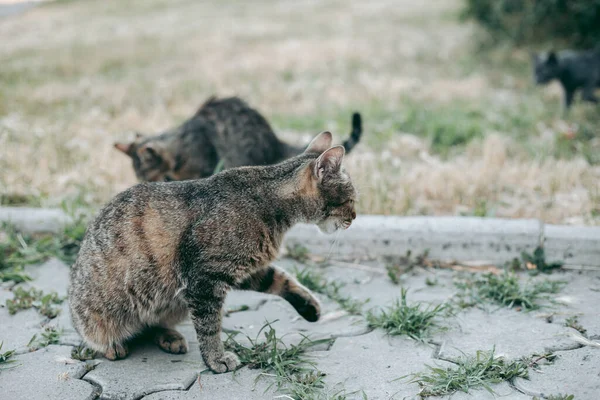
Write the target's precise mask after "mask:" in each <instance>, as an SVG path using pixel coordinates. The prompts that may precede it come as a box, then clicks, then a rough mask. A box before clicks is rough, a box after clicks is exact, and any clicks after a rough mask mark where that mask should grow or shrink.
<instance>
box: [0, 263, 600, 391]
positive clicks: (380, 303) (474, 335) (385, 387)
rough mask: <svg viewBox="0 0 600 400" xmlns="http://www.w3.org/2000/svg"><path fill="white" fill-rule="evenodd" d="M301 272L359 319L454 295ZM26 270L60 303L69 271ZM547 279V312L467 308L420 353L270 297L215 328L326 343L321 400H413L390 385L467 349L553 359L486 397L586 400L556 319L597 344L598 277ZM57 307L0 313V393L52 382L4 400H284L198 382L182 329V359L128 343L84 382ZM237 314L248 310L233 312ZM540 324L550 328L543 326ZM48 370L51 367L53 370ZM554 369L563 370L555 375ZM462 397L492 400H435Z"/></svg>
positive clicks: (217, 378) (349, 268) (573, 354)
mask: <svg viewBox="0 0 600 400" xmlns="http://www.w3.org/2000/svg"><path fill="white" fill-rule="evenodd" d="M277 264H278V265H281V266H282V267H283V268H285V269H287V270H289V271H292V270H293V268H294V267H299V268H300V269H302V268H305V267H306V266H305V265H303V264H301V263H298V262H297V261H294V260H289V259H284V260H281V262H278V263H277ZM366 264H368V265H366ZM308 268H313V269H315V270H317V271H320V272H321V273H323V274H324V277H325V279H326V280H327V281H328V282H336V283H338V284H342V283H343V284H344V285H343V286H342V288H341V289H340V290H341V293H342V295H345V296H350V297H353V298H355V299H359V300H366V299H367V298H369V299H370V302H369V303H367V306H366V307H365V309H370V308H378V307H387V306H389V305H391V304H392V303H393V301H394V300H395V299H396V298H398V297H399V296H400V290H401V287H405V288H407V289H408V290H409V292H408V301H409V303H414V302H426V303H434V304H435V303H441V302H444V301H448V300H449V299H451V298H452V296H453V295H454V293H455V290H456V289H455V287H454V285H453V279H454V277H455V273H454V272H453V271H450V270H440V269H424V268H413V269H412V270H410V271H408V272H406V273H405V274H403V275H401V277H400V283H401V284H400V285H394V284H393V283H392V282H391V281H390V279H389V277H388V276H387V274H386V272H385V268H384V263H381V262H379V263H377V262H372V263H365V265H363V264H353V263H349V264H348V263H346V264H344V263H340V262H336V261H334V260H330V261H328V262H326V263H324V266H314V265H313V266H308ZM27 270H28V272H29V273H30V275H31V276H32V277H33V278H34V281H33V282H31V283H28V285H32V286H35V287H38V288H41V289H43V290H44V291H50V290H56V291H58V292H59V293H61V294H63V293H65V291H66V287H67V281H66V280H67V274H68V267H66V266H65V265H64V264H62V263H61V262H60V261H58V260H52V261H50V262H47V263H45V264H43V265H39V266H31V267H28V268H27ZM427 278H429V281H430V282H436V283H435V285H433V286H432V285H428V284H427V283H426V279H427ZM538 278H539V279H545V278H547V277H545V276H544V277H538ZM550 278H552V279H561V280H565V281H567V282H568V283H567V284H566V286H565V288H564V289H563V290H562V291H561V292H560V293H559V294H558V295H557V296H558V299H557V300H558V303H557V304H554V305H549V306H548V307H547V308H545V309H542V310H539V311H536V312H518V311H516V310H513V309H498V310H492V311H490V310H487V311H486V310H482V309H478V308H472V309H466V310H463V311H460V312H458V313H457V314H456V315H455V316H454V317H450V318H445V319H444V320H443V323H444V325H445V326H446V327H447V330H445V331H439V332H436V333H435V334H434V336H433V337H432V339H433V343H431V344H424V343H419V342H416V341H413V340H411V339H407V338H405V337H389V336H387V335H386V334H385V333H384V332H383V331H381V330H375V331H372V330H371V329H369V328H368V327H367V325H366V323H365V320H364V318H363V317H362V316H351V315H348V314H347V313H346V312H344V311H343V310H342V309H341V307H340V305H339V304H337V303H336V302H335V301H333V300H331V299H329V298H328V297H327V296H324V295H321V294H317V296H318V297H319V299H320V300H321V302H322V310H323V313H322V319H321V320H320V321H319V322H317V323H309V322H306V321H304V320H303V319H302V318H301V317H299V316H298V315H297V314H296V312H295V310H294V309H293V308H292V307H291V306H290V305H289V304H288V303H287V302H285V301H284V300H283V299H280V298H279V297H276V296H272V295H266V294H259V293H253V292H241V291H233V292H231V293H230V294H229V295H228V298H227V301H226V307H225V308H226V310H227V309H228V310H231V311H232V312H230V313H228V314H226V316H225V317H224V318H223V321H224V322H223V325H224V328H225V329H229V330H238V331H240V332H241V335H239V336H238V337H237V338H238V340H240V341H243V335H248V336H250V337H251V338H254V337H256V335H257V333H258V331H259V330H260V328H262V326H263V325H264V322H265V321H266V320H267V321H275V320H277V321H276V322H273V327H274V328H275V329H276V331H277V335H278V337H283V338H284V339H283V340H284V342H285V343H296V342H297V341H299V340H300V339H301V337H302V336H301V335H308V336H309V337H311V338H313V339H316V338H321V337H333V338H335V341H334V342H333V343H332V344H330V345H329V346H321V347H316V348H313V349H311V350H312V351H311V352H310V353H309V355H310V357H311V358H312V359H313V360H314V361H315V362H316V364H317V366H318V368H319V370H321V371H323V372H324V373H325V374H326V376H325V382H326V383H327V387H326V388H324V389H323V390H324V391H325V392H326V393H329V394H330V395H333V394H335V393H338V392H340V393H341V392H343V393H345V394H346V395H347V397H346V398H347V399H354V398H356V399H362V398H363V397H362V393H363V392H364V393H365V394H366V395H367V396H368V398H369V399H390V398H394V399H396V398H397V399H402V398H406V399H416V398H417V397H416V396H417V394H418V392H419V388H418V386H417V385H416V384H414V383H413V384H410V383H408V382H407V380H395V379H396V378H399V377H401V376H406V375H408V374H412V373H416V372H419V371H423V370H425V366H426V365H432V366H434V365H437V366H441V367H449V366H452V363H451V362H449V361H448V360H450V361H452V360H456V359H457V358H458V357H460V356H461V355H462V354H463V353H465V354H474V353H475V352H476V351H477V350H491V349H492V348H494V347H495V349H496V354H498V355H504V356H506V357H508V358H520V357H524V356H531V355H532V354H534V353H542V352H547V351H554V352H557V353H558V354H559V355H560V357H559V359H558V360H557V361H556V362H555V363H554V364H552V365H545V366H543V367H542V372H543V374H542V373H538V372H535V371H531V372H530V373H531V375H532V379H531V381H524V380H519V384H520V386H518V387H519V388H520V389H521V390H522V391H524V392H526V393H525V394H523V393H519V392H518V391H517V390H515V389H514V388H513V387H511V386H510V385H508V384H502V385H496V386H494V390H496V392H497V395H498V396H499V398H507V399H516V400H521V399H524V398H530V397H531V396H532V395H534V394H538V393H544V394H547V393H549V394H553V393H555V392H556V389H557V388H559V387H560V386H557V385H556V384H554V383H552V382H551V381H552V379H550V380H546V379H545V377H546V376H550V377H554V376H556V380H558V379H559V376H562V375H564V376H566V377H567V378H572V379H574V381H575V382H577V385H578V387H577V388H574V389H573V391H572V392H573V393H579V395H580V397H576V399H577V400H580V399H585V398H586V397H585V396H586V395H587V393H588V391H589V390H592V389H593V390H596V387H595V386H594V385H592V384H590V383H589V380H591V379H592V378H593V377H594V376H592V375H593V373H592V375H590V376H588V375H586V374H587V373H586V372H584V369H586V370H590V371H596V372H595V373H596V375H597V373H598V372H597V371H598V366H597V355H598V354H600V350H598V349H591V348H583V349H580V348H579V346H581V345H580V344H578V343H576V342H574V341H573V340H572V338H570V337H569V334H571V333H573V332H574V330H573V329H572V328H567V327H565V326H564V320H565V319H566V318H567V317H569V316H571V315H577V316H579V318H580V319H579V321H580V323H581V324H582V325H583V326H584V327H585V328H586V329H588V335H589V336H590V337H594V335H596V332H597V329H598V325H599V324H600V322H599V321H598V318H597V315H598V314H597V312H596V305H597V304H598V303H599V301H600V291H598V290H597V289H598V287H599V286H600V284H599V283H600V272H597V271H588V272H565V273H558V274H553V275H552V276H550ZM527 279H528V277H527V276H526V275H523V276H522V280H523V281H525V280H527ZM10 288H11V286H10V285H3V286H2V287H0V300H2V303H4V301H5V300H6V299H7V298H11V297H12V293H11V292H10ZM242 306H247V307H244V308H242ZM61 307H62V308H61V313H60V314H59V315H58V316H57V317H56V318H54V319H52V320H50V321H48V320H47V319H46V318H45V317H42V316H40V315H39V314H38V313H37V311H35V310H26V311H21V312H19V313H17V314H16V315H13V316H10V315H8V311H7V310H6V308H4V307H1V308H0V340H4V341H5V347H4V348H3V350H4V351H6V350H9V349H13V348H16V349H20V350H21V352H22V353H23V354H20V355H17V356H16V357H15V360H17V362H18V363H20V364H21V366H20V367H18V368H16V369H14V370H8V371H2V372H0V387H2V388H3V387H4V386H3V382H4V381H3V379H5V378H4V377H5V376H14V375H8V374H9V373H10V374H15V373H17V374H18V373H19V372H18V371H33V372H27V373H21V374H20V375H19V376H21V378H20V379H26V378H23V377H25V376H32V375H37V374H39V375H40V381H41V382H50V380H53V383H52V384H50V383H48V384H47V385H46V384H44V385H40V386H36V385H31V386H30V387H26V388H25V387H22V388H20V387H18V386H11V388H12V389H11V390H13V391H14V392H11V393H14V396H13V397H11V399H12V398H15V399H19V398H20V397H19V396H22V398H24V399H30V398H36V397H35V396H33V397H32V393H38V394H39V393H43V394H44V396H45V397H38V398H47V399H50V400H55V399H56V400H58V399H61V400H62V399H74V400H83V399H88V398H90V399H93V398H101V399H150V400H156V399H165V400H171V399H184V400H189V399H192V400H194V399H221V398H222V399H270V398H285V397H281V396H285V394H284V393H277V392H275V391H274V390H275V388H274V387H272V386H271V387H270V391H267V392H266V393H265V389H267V388H269V386H270V385H271V384H272V383H273V382H274V381H273V379H272V378H270V377H264V378H261V379H259V380H258V381H257V380H256V378H258V377H259V376H261V371H258V370H248V369H247V368H243V369H241V370H240V371H238V372H237V373H236V374H235V375H234V374H231V373H230V374H221V375H215V374H212V373H211V372H210V371H208V370H207V369H206V367H205V365H204V364H203V362H202V358H201V355H200V353H199V351H198V345H197V342H196V335H195V332H194V328H193V326H192V324H191V322H190V321H189V320H187V321H186V322H185V323H183V324H181V325H180V326H179V327H178V329H179V330H180V332H182V333H183V334H184V336H185V337H186V339H187V340H188V342H189V345H190V353H188V354H186V355H171V354H167V353H164V352H162V351H161V350H160V349H158V348H157V347H156V346H155V345H153V344H151V343H148V342H144V341H138V342H136V343H134V344H132V346H131V353H130V355H129V357H128V358H126V359H125V360H120V361H115V362H112V361H108V360H105V359H103V358H101V357H99V358H98V359H97V360H96V363H97V364H90V368H91V367H92V366H94V368H93V369H92V370H90V371H89V372H88V371H87V369H86V364H84V363H81V362H78V361H74V360H71V361H69V357H70V349H71V347H70V346H66V345H77V344H78V343H79V342H80V339H79V336H78V335H77V333H76V332H75V330H74V329H73V327H72V326H71V321H70V316H69V312H68V305H67V304H66V303H64V304H63V305H62V306H61ZM246 308H247V310H245V311H240V310H242V309H246ZM548 316H552V318H548ZM548 319H550V320H552V321H553V322H552V323H549V322H547V320H548ZM44 325H49V326H55V327H57V328H59V329H61V330H62V335H61V337H60V339H59V342H60V343H61V344H62V345H61V346H49V347H48V348H45V349H44V348H43V349H39V350H37V351H34V352H29V350H28V349H27V347H26V344H27V342H29V340H30V339H31V337H32V336H33V334H35V333H40V332H41V329H42V328H43V326H44ZM225 337H226V335H223V338H225ZM564 350H567V351H564ZM56 359H59V360H61V362H56ZM584 359H585V360H584ZM569 360H570V361H569ZM65 362H70V363H72V364H67V363H65ZM577 362H579V363H580V364H577ZM39 365H42V367H41V368H42V371H41V372H36V371H37V370H36V369H35V368H39V367H38V366H39ZM565 365H566V367H564V369H561V368H563V366H565ZM588 367H589V368H588ZM578 368H581V369H582V370H581V372H578V371H579V370H578ZM10 371H12V372H10ZM15 371H16V372H15ZM64 373H67V374H69V377H70V378H69V379H68V380H67V381H65V382H66V383H65V382H62V381H61V384H58V383H57V382H59V380H58V379H57V378H56V377H57V376H59V375H60V376H65V375H64ZM199 373H200V382H198V376H199V375H198V374H199ZM575 373H577V374H578V376H577V377H574V375H573V374H575ZM590 373H591V372H590ZM552 374H554V375H552ZM567 378H565V379H567ZM11 379H12V378H11ZM578 379H579V380H578ZM551 383H552V384H551ZM11 385H12V384H11ZM563 387H565V388H567V386H563ZM570 387H571V386H568V388H570ZM575 389H577V390H575ZM100 392H101V394H99V393H100ZM563 392H564V390H563ZM46 394H47V396H46ZM501 396H504V397H501ZM582 396H583V397H582ZM471 398H472V399H488V398H490V399H491V398H493V397H490V395H489V393H487V392H486V391H485V390H483V391H481V390H478V391H472V392H471V393H469V394H463V393H455V394H452V395H451V396H443V397H439V398H437V399H443V400H448V399H453V400H465V399H471Z"/></svg>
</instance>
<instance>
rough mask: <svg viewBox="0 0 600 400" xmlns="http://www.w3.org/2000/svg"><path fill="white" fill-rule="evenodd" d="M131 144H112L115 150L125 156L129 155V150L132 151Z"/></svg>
mask: <svg viewBox="0 0 600 400" xmlns="http://www.w3.org/2000/svg"><path fill="white" fill-rule="evenodd" d="M132 146H133V143H120V142H116V143H115V144H114V147H115V149H117V150H119V151H122V152H123V153H125V154H127V155H128V156H130V155H131V149H132Z"/></svg>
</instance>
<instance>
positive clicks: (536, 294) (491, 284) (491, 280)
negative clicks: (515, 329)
mask: <svg viewBox="0 0 600 400" xmlns="http://www.w3.org/2000/svg"><path fill="white" fill-rule="evenodd" d="M564 284H565V283H564V282H562V281H550V280H544V281H538V282H533V281H530V282H528V283H525V284H521V283H520V280H519V277H518V275H517V274H515V273H513V272H509V271H504V272H503V273H502V274H500V275H494V274H492V273H487V274H484V275H481V276H479V275H471V276H470V277H468V278H466V279H462V280H459V281H456V282H455V285H456V286H457V287H458V289H459V290H460V293H459V294H458V295H457V297H458V304H459V306H461V307H472V306H479V305H482V304H485V303H493V304H498V305H500V306H503V307H509V308H513V307H514V308H518V309H525V310H535V309H538V308H540V307H541V301H542V300H549V299H550V296H549V295H551V294H556V293H558V292H559V291H560V289H561V288H562V287H563V286H564Z"/></svg>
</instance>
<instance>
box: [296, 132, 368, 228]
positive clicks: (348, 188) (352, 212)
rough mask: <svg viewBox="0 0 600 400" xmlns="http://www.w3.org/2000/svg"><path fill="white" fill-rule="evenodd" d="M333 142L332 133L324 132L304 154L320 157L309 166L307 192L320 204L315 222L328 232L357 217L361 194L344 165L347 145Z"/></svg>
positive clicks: (305, 187) (306, 177) (347, 225)
mask: <svg viewBox="0 0 600 400" xmlns="http://www.w3.org/2000/svg"><path fill="white" fill-rule="evenodd" d="M331 142H332V136H331V133H329V132H323V133H321V134H319V135H318V136H317V137H315V138H314V139H313V141H312V142H311V143H310V144H309V145H308V147H307V148H306V150H305V151H304V154H313V155H314V156H315V157H316V158H315V159H314V160H312V161H311V162H310V163H309V164H308V166H307V167H306V173H305V174H304V177H303V180H304V182H303V187H304V189H305V190H304V191H303V192H304V193H305V195H306V196H308V197H312V199H313V201H314V204H316V205H317V206H316V210H315V215H314V220H313V221H311V222H314V223H316V225H317V226H318V227H319V229H320V230H321V231H322V232H325V233H333V232H335V231H337V230H338V229H347V228H349V227H350V225H351V224H352V221H353V220H354V219H355V218H356V209H355V202H356V200H357V196H358V193H357V191H356V189H355V188H354V185H353V184H352V180H351V179H350V175H348V173H347V172H346V171H345V170H344V167H343V165H342V161H343V160H344V154H345V151H344V147H343V146H335V147H331Z"/></svg>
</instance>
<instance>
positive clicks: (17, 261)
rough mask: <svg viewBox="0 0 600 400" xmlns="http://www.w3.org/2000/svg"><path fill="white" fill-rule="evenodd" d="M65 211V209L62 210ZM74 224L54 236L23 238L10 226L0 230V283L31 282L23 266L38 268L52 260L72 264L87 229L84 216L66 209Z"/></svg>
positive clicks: (28, 236)
mask: <svg viewBox="0 0 600 400" xmlns="http://www.w3.org/2000/svg"><path fill="white" fill-rule="evenodd" d="M65 207H66V206H65ZM66 210H67V212H68V214H70V215H71V216H72V218H73V219H74V222H73V223H71V224H67V225H66V226H65V227H64V228H63V229H62V230H61V231H60V232H59V233H58V234H35V235H32V234H26V233H22V232H19V231H18V230H17V229H16V228H15V227H14V226H13V225H11V224H9V223H3V224H2V226H1V227H0V255H1V256H2V257H0V281H2V282H6V281H14V282H15V283H21V282H26V281H29V280H31V278H30V277H29V276H28V275H27V274H26V273H24V271H23V267H25V266H26V265H33V264H40V263H43V262H44V261H47V260H48V259H50V258H52V257H56V258H58V259H60V260H62V261H64V262H66V263H67V264H72V263H73V262H75V259H76V257H77V253H78V252H79V248H80V246H81V241H82V240H83V236H84V234H85V230H86V226H87V214H82V213H81V211H77V210H73V209H70V208H66Z"/></svg>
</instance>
